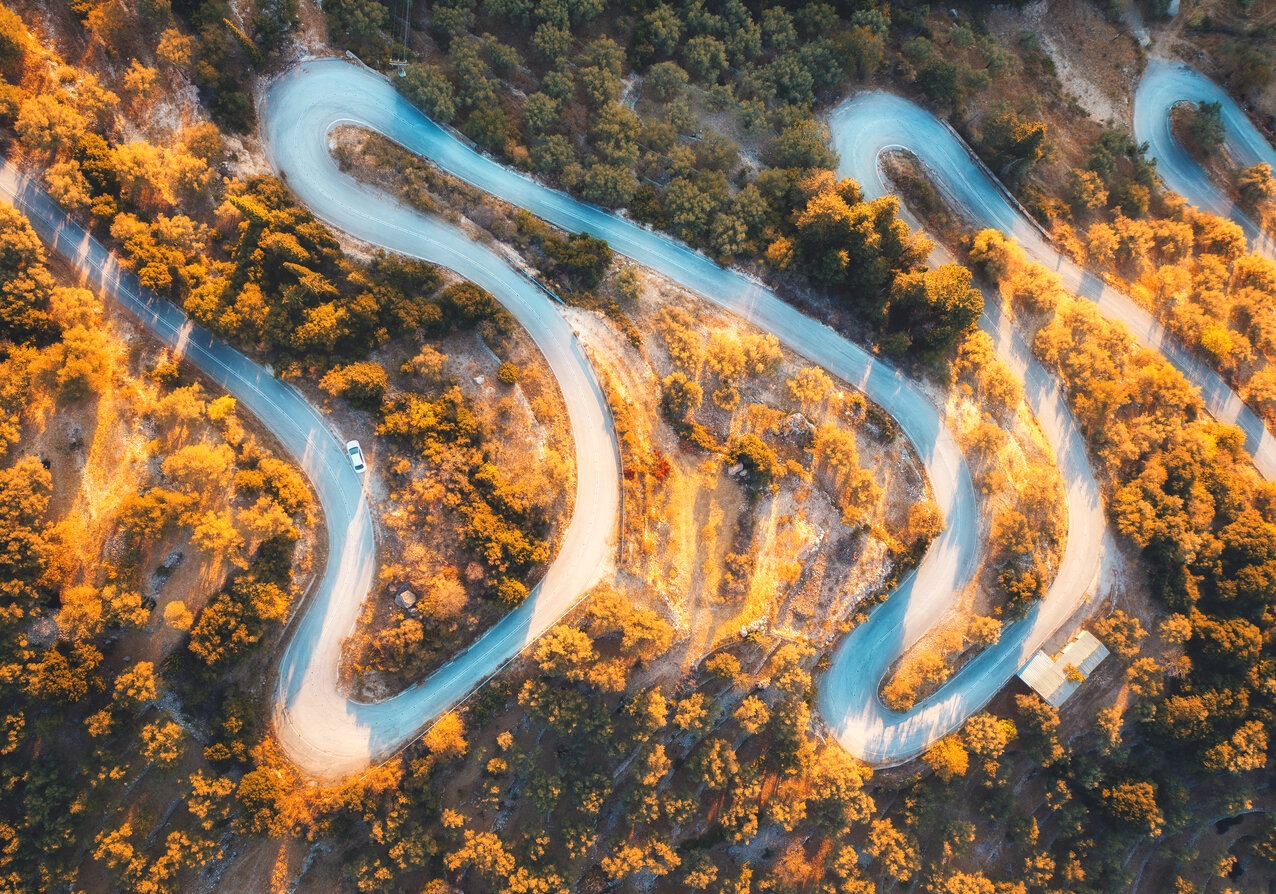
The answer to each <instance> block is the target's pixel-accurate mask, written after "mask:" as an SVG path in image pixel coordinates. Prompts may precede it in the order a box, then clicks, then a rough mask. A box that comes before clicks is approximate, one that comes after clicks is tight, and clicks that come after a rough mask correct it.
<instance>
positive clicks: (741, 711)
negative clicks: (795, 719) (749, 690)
mask: <svg viewBox="0 0 1276 894" xmlns="http://www.w3.org/2000/svg"><path fill="white" fill-rule="evenodd" d="M770 719H771V709H770V708H768V707H767V704H766V702H764V701H762V699H760V698H758V697H757V696H756V695H750V696H746V697H745V698H744V700H743V701H741V702H740V704H739V706H738V707H737V708H736V709H735V720H736V723H738V724H740V728H741V729H742V730H744V731H745V732H746V733H749V734H750V735H752V734H754V733H757V732H758V731H759V730H761V729H763V728H764V727H765V726H766V725H767V723H768V722H769V721H770Z"/></svg>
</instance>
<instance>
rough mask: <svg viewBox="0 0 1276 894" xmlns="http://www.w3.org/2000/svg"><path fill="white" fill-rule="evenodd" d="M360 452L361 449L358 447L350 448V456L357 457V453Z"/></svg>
mask: <svg viewBox="0 0 1276 894" xmlns="http://www.w3.org/2000/svg"><path fill="white" fill-rule="evenodd" d="M358 452H359V448H358V447H351V448H350V455H351V456H354V455H355V454H356V453H358Z"/></svg>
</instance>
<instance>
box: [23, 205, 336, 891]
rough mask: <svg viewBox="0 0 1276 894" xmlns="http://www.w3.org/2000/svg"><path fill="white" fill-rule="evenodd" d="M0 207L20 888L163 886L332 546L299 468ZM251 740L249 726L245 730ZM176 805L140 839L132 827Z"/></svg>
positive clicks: (199, 846) (209, 823)
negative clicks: (224, 730)
mask: <svg viewBox="0 0 1276 894" xmlns="http://www.w3.org/2000/svg"><path fill="white" fill-rule="evenodd" d="M73 282H74V281H73V280H71V279H70V278H69V277H68V276H67V275H66V274H65V272H63V271H60V270H56V269H50V267H49V266H47V262H46V257H45V253H44V249H43V247H42V246H41V244H40V242H39V240H38V239H37V238H36V235H35V233H34V232H32V230H31V229H30V227H29V225H28V223H27V221H26V219H25V218H24V217H22V216H21V215H20V214H19V213H18V212H16V211H14V210H13V209H12V208H9V207H7V206H6V207H3V208H0V294H3V295H4V296H5V302H4V307H5V314H4V317H3V319H0V382H2V383H3V384H2V385H0V388H3V400H2V401H0V404H2V405H3V407H4V408H5V409H4V417H3V421H2V426H3V427H2V429H0V431H2V432H3V434H2V436H0V456H3V464H2V466H0V543H3V544H4V548H3V549H0V578H3V581H4V583H3V588H2V589H3V595H2V597H0V602H2V606H0V616H2V620H3V622H2V623H0V665H2V673H0V678H2V679H3V683H0V690H2V692H3V699H4V703H5V707H4V709H3V715H4V716H3V719H2V720H0V726H2V727H3V729H4V730H5V743H4V747H3V749H0V777H2V779H0V785H2V786H3V789H4V791H5V792H6V793H7V794H6V797H5V798H4V800H3V808H0V825H2V827H3V829H4V834H5V838H6V842H7V845H6V847H5V849H4V853H3V856H2V857H0V871H2V874H3V878H4V886H5V888H6V889H7V890H36V889H44V890H59V889H70V888H72V887H80V886H92V885H94V884H107V885H109V884H113V882H106V881H105V879H104V878H103V877H102V876H101V875H100V874H99V872H98V870H97V869H89V870H88V871H87V874H80V873H81V870H82V868H83V865H84V861H85V860H86V859H88V858H89V855H90V854H95V855H96V856H97V859H98V860H100V861H102V863H103V864H104V865H105V866H108V867H110V869H111V872H113V873H115V874H116V877H117V878H118V879H119V881H120V884H122V885H124V886H125V887H130V888H134V889H140V888H138V887H137V886H139V885H142V884H143V883H145V884H147V885H150V886H151V887H150V888H149V890H153V891H163V890H173V889H174V886H175V885H176V883H177V879H178V877H179V876H180V875H182V874H183V873H189V872H192V871H197V870H198V869H199V868H200V867H201V866H202V865H203V864H204V863H205V862H207V861H213V860H217V859H219V855H220V854H222V852H223V851H222V841H223V835H224V834H225V829H226V826H225V817H226V815H227V812H228V810H229V809H230V806H231V802H230V794H231V792H232V790H233V788H234V784H233V781H232V780H231V779H229V778H227V777H226V776H225V775H224V771H225V768H226V767H227V765H228V762H233V761H234V760H235V757H236V756H235V755H234V754H233V752H232V750H231V749H230V748H228V747H227V746H225V745H219V744H218V742H217V737H216V736H215V735H211V734H210V727H216V726H220V725H223V724H232V723H233V724H234V729H235V730H236V731H239V732H243V733H244V734H245V735H250V734H252V733H251V732H250V731H253V730H256V731H257V732H256V733H255V734H256V735H260V734H261V733H260V729H261V726H262V717H261V713H260V708H259V707H258V706H253V707H248V706H249V705H250V704H252V703H251V702H248V701H245V698H246V695H247V694H248V693H249V692H251V691H253V690H254V688H255V687H257V686H259V681H260V679H262V677H263V675H265V676H268V675H269V674H270V668H271V662H272V661H273V660H274V654H273V649H274V647H275V646H276V645H277V644H278V641H279V639H280V634H281V631H282V629H283V628H282V624H283V622H284V621H285V620H286V619H287V618H288V616H289V615H290V613H291V611H292V609H293V607H294V606H295V604H296V602H297V598H298V596H299V595H300V593H301V591H302V590H303V589H304V587H305V585H306V584H307V582H308V581H309V580H310V579H311V577H312V575H313V571H314V568H315V563H316V561H321V557H322V543H319V542H316V540H315V534H314V531H313V528H314V522H315V518H314V517H313V505H314V504H313V500H312V498H311V495H310V491H309V489H308V487H307V485H306V482H305V479H304V478H303V477H302V476H301V474H300V473H299V472H298V471H297V470H296V469H295V468H293V466H292V465H290V464H289V463H287V462H285V461H284V460H282V459H281V458H280V457H279V455H278V453H277V451H276V449H275V448H274V446H273V445H272V443H271V442H270V441H269V440H268V439H266V438H264V437H263V436H262V435H261V434H260V433H259V432H257V431H256V430H255V428H254V426H253V425H252V421H251V420H249V419H242V418H240V416H239V414H238V412H237V409H236V404H235V401H234V399H233V398H230V397H226V396H222V397H215V396H213V395H212V394H210V393H209V391H208V390H207V389H206V388H205V387H204V386H203V385H202V384H201V383H200V382H199V381H197V380H194V379H192V378H191V377H190V376H189V375H188V374H187V373H186V372H185V370H184V369H183V367H182V366H181V365H180V364H179V361H178V358H176V357H174V356H173V355H171V354H170V353H168V352H166V351H163V350H159V349H157V348H156V347H155V346H154V345H153V344H152V343H150V342H148V341H147V340H146V339H145V338H144V337H141V336H138V335H137V334H135V333H134V332H132V331H131V329H130V328H129V327H128V326H127V325H125V324H121V323H120V322H118V321H117V320H116V319H115V318H114V317H113V316H112V315H109V314H108V313H107V312H106V311H105V309H104V308H103V306H102V303H101V301H100V300H99V299H98V297H97V296H95V295H94V294H93V293H91V292H89V291H87V290H85V289H82V288H79V287H78V286H76V285H74V284H73ZM236 747H237V748H238V751H239V754H238V758H239V759H243V757H244V756H245V755H244V753H243V746H242V745H238V746H236ZM166 809H167V810H168V811H169V818H168V820H167V821H166V822H165V823H164V824H163V825H164V827H165V828H164V831H163V834H162V835H158V840H157V841H156V842H154V844H155V851H154V852H153V855H152V856H151V857H143V856H142V855H141V854H140V853H138V851H137V849H138V848H140V847H141V846H142V841H141V838H140V837H139V833H141V832H142V827H143V825H145V824H150V823H154V822H155V821H156V819H158V817H159V816H160V814H161V813H163V812H164V811H165V810H166Z"/></svg>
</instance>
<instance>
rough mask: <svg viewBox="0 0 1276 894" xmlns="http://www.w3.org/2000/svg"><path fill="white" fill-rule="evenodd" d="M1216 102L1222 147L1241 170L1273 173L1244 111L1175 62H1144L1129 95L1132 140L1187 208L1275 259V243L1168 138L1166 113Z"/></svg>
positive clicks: (1274, 156) (1268, 150) (1273, 153)
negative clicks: (1222, 222) (1261, 168)
mask: <svg viewBox="0 0 1276 894" xmlns="http://www.w3.org/2000/svg"><path fill="white" fill-rule="evenodd" d="M1203 102H1216V103H1218V104H1219V109H1220V112H1221V115H1222V119H1223V129H1224V133H1225V139H1226V142H1225V147H1226V149H1227V151H1228V153H1229V154H1230V155H1231V157H1232V159H1233V160H1234V161H1235V162H1236V163H1237V164H1239V165H1240V166H1241V167H1249V166H1250V165H1255V164H1259V163H1261V162H1265V163H1267V164H1269V165H1271V166H1272V167H1273V169H1276V149H1273V148H1272V145H1271V144H1270V143H1268V142H1267V140H1266V139H1264V137H1263V135H1262V134H1261V133H1259V131H1258V128H1257V127H1255V126H1254V123H1253V122H1252V121H1250V120H1249V117H1248V116H1247V115H1246V114H1245V112H1244V110H1243V109H1241V107H1240V106H1239V105H1237V104H1236V100H1234V99H1232V97H1231V96H1229V95H1228V94H1227V92H1226V91H1225V90H1223V88H1222V87H1220V86H1219V85H1218V84H1216V83H1214V82H1213V81H1211V80H1210V79H1209V78H1207V77H1205V75H1203V74H1201V73H1200V72H1198V71H1196V70H1195V69H1192V68H1189V67H1188V66H1186V65H1184V64H1183V63H1181V62H1169V61H1167V60H1165V59H1150V60H1148V64H1147V68H1146V69H1144V71H1143V77H1142V78H1140V80H1139V86H1138V89H1137V90H1135V92H1134V138H1135V139H1136V140H1138V141H1139V142H1140V143H1147V154H1148V155H1149V156H1151V157H1152V158H1155V159H1156V172H1157V174H1159V175H1160V177H1161V179H1162V180H1163V181H1165V185H1166V186H1168V187H1169V188H1170V189H1172V190H1174V191H1175V192H1177V193H1178V194H1179V195H1181V196H1183V198H1185V199H1187V200H1188V202H1190V203H1191V204H1193V205H1195V206H1196V207H1197V208H1200V209H1201V210H1202V211H1208V212H1209V213H1210V214H1214V215H1217V216H1219V217H1227V218H1231V219H1232V220H1234V221H1236V223H1238V224H1240V226H1241V228H1242V229H1243V230H1244V231H1245V236H1246V238H1247V239H1249V241H1250V244H1251V245H1252V246H1253V247H1254V248H1255V250H1257V251H1260V252H1262V253H1263V254H1265V255H1267V256H1268V257H1272V256H1273V255H1276V242H1274V241H1273V239H1272V236H1271V234H1270V233H1266V232H1264V231H1263V230H1262V228H1260V227H1259V226H1258V224H1256V223H1255V222H1254V220H1253V218H1251V217H1250V216H1249V215H1248V214H1246V213H1245V211H1244V209H1242V208H1240V207H1239V206H1238V205H1237V204H1236V203H1235V202H1234V201H1232V199H1231V198H1230V197H1229V196H1228V195H1227V194H1226V193H1225V192H1223V190H1221V189H1219V188H1218V187H1217V186H1216V185H1215V184H1214V183H1213V182H1212V181H1211V180H1210V178H1209V175H1208V174H1207V173H1206V172H1205V170H1204V169H1203V168H1202V167H1201V166H1200V165H1199V164H1197V162H1196V159H1194V158H1192V155H1191V153H1189V152H1188V151H1187V149H1186V148H1184V146H1183V144H1182V143H1180V142H1179V141H1178V140H1177V139H1175V137H1174V131H1173V128H1172V127H1171V125H1170V113H1171V112H1172V111H1174V107H1175V106H1176V105H1179V104H1180V103H1191V104H1192V105H1199V104H1200V103H1203Z"/></svg>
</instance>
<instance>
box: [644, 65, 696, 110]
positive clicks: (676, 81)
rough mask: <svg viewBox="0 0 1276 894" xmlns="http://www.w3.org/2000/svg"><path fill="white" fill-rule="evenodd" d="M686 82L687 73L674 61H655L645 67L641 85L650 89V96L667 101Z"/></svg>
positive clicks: (679, 90)
mask: <svg viewBox="0 0 1276 894" xmlns="http://www.w3.org/2000/svg"><path fill="white" fill-rule="evenodd" d="M686 84H687V73H686V72H685V71H684V70H683V69H682V68H681V67H680V66H679V65H678V64H677V63H676V62H657V63H656V64H655V65H653V66H651V68H649V69H647V75H646V77H645V78H644V79H643V87H644V88H645V89H647V90H650V91H651V95H652V98H654V99H656V100H658V101H659V102H668V101H669V100H671V99H673V98H674V97H676V96H678V95H679V94H680V93H681V92H682V88H683V87H685V86H686Z"/></svg>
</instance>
